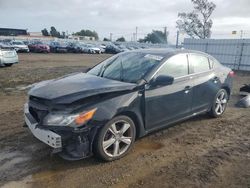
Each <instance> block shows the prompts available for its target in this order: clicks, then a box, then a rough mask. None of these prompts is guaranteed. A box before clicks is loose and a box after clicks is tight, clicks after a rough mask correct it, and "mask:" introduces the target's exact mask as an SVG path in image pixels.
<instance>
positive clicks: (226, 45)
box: [184, 38, 250, 71]
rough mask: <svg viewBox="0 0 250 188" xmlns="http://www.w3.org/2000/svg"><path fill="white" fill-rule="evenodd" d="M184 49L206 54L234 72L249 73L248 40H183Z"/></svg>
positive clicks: (249, 43) (249, 53)
mask: <svg viewBox="0 0 250 188" xmlns="http://www.w3.org/2000/svg"><path fill="white" fill-rule="evenodd" d="M184 48H185V49H191V50H198V51H202V52H205V53H208V54H210V55H212V56H214V57H215V58H216V59H218V60H219V61H220V62H221V63H222V64H223V65H225V66H227V67H230V68H231V69H234V70H242V71H250V39H187V38H186V39H184Z"/></svg>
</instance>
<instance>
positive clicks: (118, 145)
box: [93, 116, 136, 161]
mask: <svg viewBox="0 0 250 188" xmlns="http://www.w3.org/2000/svg"><path fill="white" fill-rule="evenodd" d="M135 135H136V129H135V125H134V122H133V121H132V120H131V119H130V118H129V117H127V116H117V117H115V118H114V119H112V120H111V121H109V122H108V123H107V124H106V125H105V126H104V127H103V128H102V129H101V130H100V132H99V134H97V136H96V140H95V144H94V148H93V149H94V153H95V155H96V156H97V157H99V158H100V159H102V160H105V161H113V160H117V159H120V158H121V157H123V156H125V155H126V154H127V153H128V152H129V150H130V149H131V147H132V145H133V143H134V141H135Z"/></svg>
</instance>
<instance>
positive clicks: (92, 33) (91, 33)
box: [75, 29, 99, 40]
mask: <svg viewBox="0 0 250 188" xmlns="http://www.w3.org/2000/svg"><path fill="white" fill-rule="evenodd" d="M75 35H78V36H88V37H95V39H96V40H98V39H99V36H98V34H97V32H96V31H90V30H88V29H87V30H84V29H82V30H81V31H79V32H76V33H75Z"/></svg>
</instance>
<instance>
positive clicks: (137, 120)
mask: <svg viewBox="0 0 250 188" xmlns="http://www.w3.org/2000/svg"><path fill="white" fill-rule="evenodd" d="M120 115H124V116H128V117H129V118H131V119H132V121H133V122H134V124H135V128H136V138H140V137H142V136H144V135H145V134H146V133H145V129H144V123H143V121H142V118H141V117H139V115H137V114H136V113H135V112H133V111H123V112H120V113H118V114H116V115H115V117H116V116H120Z"/></svg>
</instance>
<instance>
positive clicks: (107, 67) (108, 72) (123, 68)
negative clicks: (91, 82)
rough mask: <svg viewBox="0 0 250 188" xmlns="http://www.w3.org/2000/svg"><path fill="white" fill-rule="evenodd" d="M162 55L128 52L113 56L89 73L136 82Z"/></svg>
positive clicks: (156, 63)
mask: <svg viewBox="0 0 250 188" xmlns="http://www.w3.org/2000/svg"><path fill="white" fill-rule="evenodd" d="M162 59H163V57H162V56H158V55H153V54H145V53H142V52H128V53H123V54H118V55H116V56H113V57H111V58H109V59H107V60H105V61H104V62H102V63H100V64H98V65H97V66H95V67H94V68H93V69H91V70H90V71H88V74H93V75H96V76H101V77H104V78H109V79H112V80H119V81H124V82H131V83H136V82H137V81H139V80H140V79H142V78H143V77H144V76H145V75H146V74H147V73H148V72H149V71H150V70H152V68H153V67H155V66H157V65H158V64H159V63H160V62H161V60H162Z"/></svg>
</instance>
